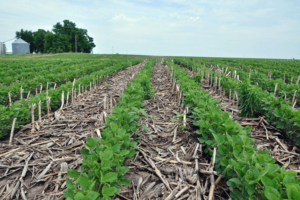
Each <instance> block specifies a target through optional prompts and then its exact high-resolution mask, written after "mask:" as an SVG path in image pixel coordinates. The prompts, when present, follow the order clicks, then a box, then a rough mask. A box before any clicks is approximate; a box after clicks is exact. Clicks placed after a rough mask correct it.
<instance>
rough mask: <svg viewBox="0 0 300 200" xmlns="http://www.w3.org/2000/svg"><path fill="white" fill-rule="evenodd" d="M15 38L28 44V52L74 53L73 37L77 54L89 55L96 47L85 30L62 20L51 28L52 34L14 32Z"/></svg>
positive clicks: (43, 31)
mask: <svg viewBox="0 0 300 200" xmlns="http://www.w3.org/2000/svg"><path fill="white" fill-rule="evenodd" d="M16 37H19V38H22V39H23V40H25V41H26V42H28V43H30V52H31V53H32V52H41V53H44V52H45V53H50V52H53V53H60V52H70V51H72V52H75V37H76V39H77V52H83V53H91V51H92V49H93V48H94V47H96V45H95V44H94V39H93V38H92V37H90V36H89V35H88V31H87V30H86V29H81V28H77V27H76V24H75V23H74V22H71V21H69V20H64V21H63V24H61V23H60V22H58V23H56V24H55V25H54V26H53V29H52V32H50V31H47V32H46V31H45V30H43V29H38V30H37V31H36V32H31V31H27V30H26V31H23V29H21V31H20V32H18V31H17V32H16Z"/></svg>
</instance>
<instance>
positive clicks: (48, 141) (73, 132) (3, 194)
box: [0, 63, 144, 199]
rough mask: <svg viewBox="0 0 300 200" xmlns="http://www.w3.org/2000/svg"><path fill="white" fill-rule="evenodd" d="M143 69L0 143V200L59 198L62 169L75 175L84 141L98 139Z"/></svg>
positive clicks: (112, 81)
mask: <svg viewBox="0 0 300 200" xmlns="http://www.w3.org/2000/svg"><path fill="white" fill-rule="evenodd" d="M143 65H144V63H140V64H138V65H135V66H132V67H128V68H126V69H125V70H123V71H120V72H117V73H115V74H114V75H113V76H112V77H110V78H108V79H107V80H106V81H104V82H102V83H101V84H100V85H97V86H94V87H93V88H92V89H91V90H90V91H86V92H84V93H81V94H79V95H76V98H75V99H74V100H73V102H71V103H69V104H67V105H65V106H64V107H63V108H62V109H59V110H57V111H55V112H53V113H51V114H50V116H49V117H48V116H47V115H46V116H44V117H43V118H42V121H41V122H36V123H34V129H32V124H28V125H26V126H23V127H22V129H21V130H20V131H19V132H18V133H16V134H15V135H14V138H13V143H12V145H9V144H8V140H4V141H0V152H1V153H2V154H1V155H0V199H21V198H23V199H59V198H63V190H64V189H66V180H65V179H66V177H67V169H77V170H78V171H80V167H81V161H82V156H81V154H80V150H81V149H82V148H83V144H84V142H85V139H86V137H97V135H99V133H100V130H99V127H100V128H102V127H103V123H105V117H106V116H108V115H110V114H111V112H112V108H113V106H114V105H116V104H117V103H118V99H119V97H120V96H121V94H122V92H123V91H124V89H125V88H126V86H127V84H128V82H129V81H131V80H132V79H133V78H134V75H135V74H136V73H138V72H139V71H140V70H141V69H142V66H143ZM105 99H106V101H105ZM105 102H106V103H105ZM36 110H37V109H36Z"/></svg>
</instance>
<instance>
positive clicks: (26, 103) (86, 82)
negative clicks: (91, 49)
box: [0, 60, 141, 137]
mask: <svg viewBox="0 0 300 200" xmlns="http://www.w3.org/2000/svg"><path fill="white" fill-rule="evenodd" d="M140 62H141V60H127V61H120V62H117V63H115V64H113V65H112V66H109V67H105V68H104V66H103V67H101V68H102V70H100V71H95V72H93V73H92V74H90V75H86V76H83V77H81V78H79V79H78V80H76V81H75V82H73V83H72V82H70V81H68V82H67V83H65V84H62V85H61V86H60V87H58V88H56V89H53V88H50V89H49V90H48V97H50V98H51V101H50V106H51V107H52V108H57V107H59V106H60V104H61V95H62V92H63V91H64V92H65V93H67V92H68V91H70V92H71V91H72V88H75V89H76V88H78V87H79V85H80V87H85V88H86V87H89V86H90V84H91V82H93V83H94V82H97V83H98V82H99V78H100V77H102V78H103V77H106V76H107V75H108V76H110V75H112V74H113V73H115V71H120V70H122V69H124V68H126V67H128V66H129V65H135V64H138V63H140ZM101 68H100V69H101ZM103 68H104V69H103ZM71 95H72V94H71ZM64 98H65V99H64V100H66V98H67V95H64ZM40 101H41V102H42V105H41V110H42V114H44V113H45V112H46V111H47V104H46V102H47V94H46V92H45V91H44V92H42V93H40V94H38V95H36V96H31V98H30V99H29V100H25V99H22V100H20V101H16V102H14V103H13V104H12V105H11V106H10V107H7V106H3V105H0V137H3V136H5V135H7V133H8V131H9V130H10V129H11V125H12V121H13V119H14V118H17V120H16V124H15V125H16V128H18V127H19V125H21V124H25V123H28V122H29V116H30V113H31V112H30V111H29V110H28V108H29V107H30V106H32V105H34V104H35V105H38V103H39V102H40ZM36 116H37V114H36Z"/></svg>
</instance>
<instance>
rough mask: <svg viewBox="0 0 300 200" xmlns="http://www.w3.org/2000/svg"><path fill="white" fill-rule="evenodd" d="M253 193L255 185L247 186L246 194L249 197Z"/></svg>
mask: <svg viewBox="0 0 300 200" xmlns="http://www.w3.org/2000/svg"><path fill="white" fill-rule="evenodd" d="M254 192H255V184H252V185H249V186H247V193H248V194H249V196H251V195H252V194H253V193H254Z"/></svg>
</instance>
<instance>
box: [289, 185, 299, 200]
mask: <svg viewBox="0 0 300 200" xmlns="http://www.w3.org/2000/svg"><path fill="white" fill-rule="evenodd" d="M299 189H300V186H299V185H297V184H287V185H286V193H287V196H288V197H289V199H291V200H299V199H300V192H299Z"/></svg>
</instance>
